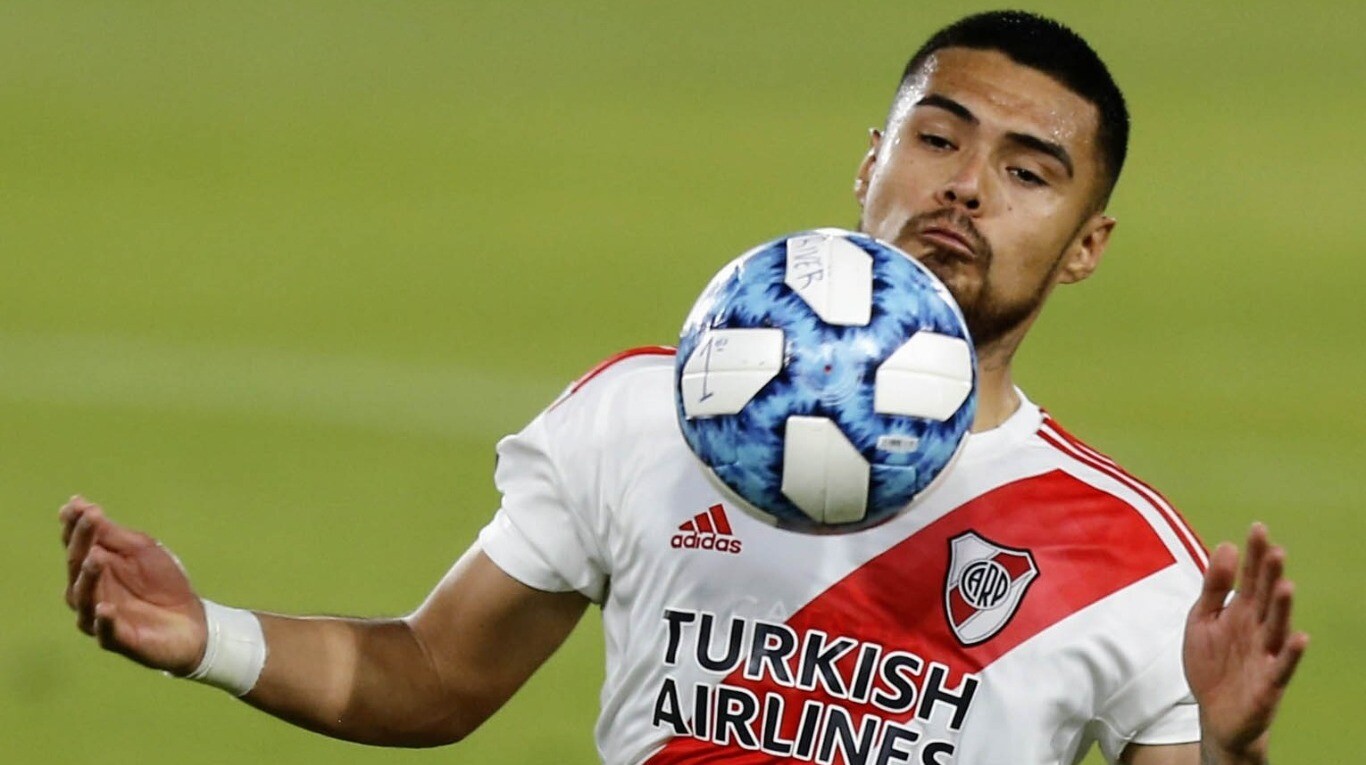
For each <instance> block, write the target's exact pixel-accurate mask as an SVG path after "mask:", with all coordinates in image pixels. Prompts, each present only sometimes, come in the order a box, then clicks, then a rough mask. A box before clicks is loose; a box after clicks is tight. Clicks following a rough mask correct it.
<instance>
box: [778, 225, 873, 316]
mask: <svg viewBox="0 0 1366 765" xmlns="http://www.w3.org/2000/svg"><path fill="white" fill-rule="evenodd" d="M786 265H787V268H786V274H785V276H784V279H783V283H784V284H786V285H787V286H788V287H790V288H791V289H792V291H793V292H795V293H796V294H797V295H798V296H799V297H801V298H802V300H804V301H806V304H807V305H808V306H810V307H811V310H812V311H814V312H815V314H816V315H817V316H819V317H820V318H821V320H822V321H824V322H825V323H826V324H833V325H837V326H850V327H861V326H864V325H866V324H867V323H868V319H869V317H870V315H871V314H872V306H873V259H872V257H871V256H869V255H868V253H866V252H864V251H863V250H862V249H860V248H859V247H858V246H856V245H854V244H853V243H852V242H850V241H849V240H848V239H845V238H843V237H842V236H839V235H837V234H835V233H833V232H829V231H826V232H814V233H810V234H803V235H801V236H794V237H791V238H789V239H788V240H787V264H786Z"/></svg>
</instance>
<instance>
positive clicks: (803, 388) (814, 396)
mask: <svg viewBox="0 0 1366 765" xmlns="http://www.w3.org/2000/svg"><path fill="white" fill-rule="evenodd" d="M675 383H676V385H675V390H674V392H675V400H676V403H677V407H678V421H679V424H680V426H681V427H682V430H683V437H684V438H685V439H686V440H687V442H688V446H689V447H691V448H692V451H693V452H694V453H695V454H696V455H697V456H698V458H699V459H701V461H702V463H703V465H704V466H705V467H706V468H707V470H708V471H709V473H710V474H711V476H712V477H713V478H714V479H715V481H716V483H717V484H718V485H719V486H720V487H721V488H722V490H723V492H725V493H726V494H727V495H728V496H729V498H730V499H731V500H732V502H733V503H734V504H735V505H736V506H738V507H740V508H741V509H743V510H746V511H748V512H749V513H750V514H752V515H754V516H756V517H758V518H761V519H763V520H765V521H767V522H769V523H773V524H775V525H777V526H780V527H783V528H788V529H792V530H794V531H802V532H808V533H832V532H844V531H855V530H858V529H864V528H868V527H870V526H875V525H877V524H879V523H883V522H885V521H888V520H890V519H891V518H893V517H895V516H896V515H898V514H899V513H901V512H902V511H904V510H906V509H908V508H909V507H910V506H911V504H912V503H913V502H914V500H915V499H916V497H918V496H919V495H921V494H922V493H924V492H925V490H926V489H927V488H928V487H929V486H930V485H931V483H933V482H934V480H935V479H936V478H937V477H938V476H939V475H940V474H941V473H943V471H944V470H945V469H946V468H947V467H948V466H949V465H950V463H951V462H952V461H953V459H954V457H955V456H956V455H957V453H958V451H959V449H960V447H961V445H962V443H963V441H964V439H965V437H966V435H967V432H968V428H969V426H970V425H971V424H972V418H973V414H974V413H975V411H976V408H977V365H976V363H975V356H974V353H973V348H972V342H971V339H970V338H969V336H968V331H967V326H966V324H965V323H964V321H963V315H962V313H961V312H960V311H959V310H958V306H957V304H956V303H954V301H953V298H952V297H951V296H950V295H949V293H948V290H947V289H945V288H944V285H943V284H942V283H940V282H939V280H938V279H936V278H935V277H934V275H933V274H931V273H930V272H929V271H927V270H926V269H925V268H924V267H923V266H921V265H920V264H919V263H917V262H916V261H915V260H914V259H913V258H911V257H910V256H909V255H907V254H905V253H904V252H902V251H901V250H898V249H896V248H895V247H892V246H891V245H888V244H886V243H884V242H880V241H878V240H876V239H873V238H872V237H869V236H865V235H863V234H857V233H854V232H851V231H844V230H841V229H817V230H814V231H805V232H801V233H798V234H793V235H791V236H787V237H784V238H782V239H776V240H774V241H772V242H768V243H766V244H762V245H760V246H758V247H756V248H754V249H753V250H750V251H749V252H747V253H745V254H744V255H741V256H740V257H739V258H737V259H736V260H734V261H732V262H731V263H730V264H728V265H727V266H726V267H725V268H723V269H721V271H720V273H718V274H717V275H716V277H715V278H713V279H712V281H711V283H710V284H709V285H708V286H707V288H706V290H705V291H704V292H703V293H702V296H701V297H700V298H698V301H697V304H696V305H694V306H693V309H692V312H691V313H690V314H689V315H688V319H687V321H686V322H685V323H684V325H683V332H682V335H681V337H680V338H679V344H678V361H677V368H676V374H675Z"/></svg>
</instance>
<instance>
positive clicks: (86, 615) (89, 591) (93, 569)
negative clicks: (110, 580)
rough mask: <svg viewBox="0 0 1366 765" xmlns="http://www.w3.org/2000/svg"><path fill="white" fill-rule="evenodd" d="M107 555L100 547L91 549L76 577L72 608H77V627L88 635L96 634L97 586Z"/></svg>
mask: <svg viewBox="0 0 1366 765" xmlns="http://www.w3.org/2000/svg"><path fill="white" fill-rule="evenodd" d="M105 555H106V553H104V552H103V551H102V550H101V549H100V548H98V547H96V548H93V549H91V551H90V553H89V554H88V555H87V556H86V557H85V561H84V562H82V563H81V568H80V574H79V575H78V576H77V577H76V584H75V586H74V587H73V590H74V602H73V604H72V608H74V609H76V627H77V629H79V630H80V631H81V632H84V633H85V634H87V635H93V634H95V633H94V629H95V626H94V625H95V600H96V598H95V588H96V587H97V586H98V585H99V580H100V576H101V575H102V574H103V573H104V566H105V563H106V558H105Z"/></svg>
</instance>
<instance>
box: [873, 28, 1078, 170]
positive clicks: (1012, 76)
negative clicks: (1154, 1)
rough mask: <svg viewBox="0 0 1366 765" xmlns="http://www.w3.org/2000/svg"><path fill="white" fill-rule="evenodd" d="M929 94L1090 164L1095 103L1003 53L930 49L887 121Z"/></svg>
mask: <svg viewBox="0 0 1366 765" xmlns="http://www.w3.org/2000/svg"><path fill="white" fill-rule="evenodd" d="M931 93H933V94H935V95H939V96H946V97H948V98H951V99H953V100H954V101H957V102H958V103H960V104H962V105H963V106H964V107H966V108H967V109H968V111H970V112H972V114H973V116H974V117H976V118H977V119H978V120H979V122H980V123H981V124H982V126H983V127H985V128H991V129H999V130H1001V131H1012V132H1021V133H1029V134H1032V135H1034V136H1037V137H1039V138H1043V139H1045V140H1049V141H1053V142H1054V143H1058V144H1061V145H1062V146H1064V147H1066V148H1067V149H1068V151H1069V152H1070V153H1071V154H1072V155H1073V156H1074V157H1078V158H1082V157H1085V158H1086V159H1087V161H1089V162H1092V163H1094V162H1095V161H1096V157H1097V155H1096V153H1095V152H1096V133H1097V130H1098V129H1099V126H1100V114H1099V111H1098V110H1097V109H1096V107H1095V105H1094V104H1092V103H1091V102H1090V101H1087V100H1086V99H1084V98H1082V97H1081V96H1080V95H1078V94H1076V93H1074V92H1072V91H1071V90H1069V89H1068V88H1067V87H1066V86H1065V85H1063V84H1062V83H1060V82H1058V81H1057V80H1055V79H1053V78H1052V77H1050V76H1048V75H1047V74H1044V73H1043V72H1041V71H1039V70H1037V69H1032V68H1030V67H1027V66H1024V65H1023V64H1017V63H1015V62H1014V61H1012V60H1011V59H1010V58H1009V57H1008V56H1006V55H1005V54H1004V53H1001V52H999V51H993V50H975V49H971V48H944V49H942V50H939V51H936V52H935V53H934V54H933V55H931V56H930V57H929V58H928V59H926V61H925V63H924V64H922V65H921V67H920V70H919V72H918V73H917V74H916V76H915V78H914V80H912V82H910V83H909V84H908V85H907V86H906V87H904V88H903V89H902V91H901V93H900V94H899V95H898V97H897V104H896V107H895V109H894V111H893V114H892V122H893V123H899V122H901V121H902V120H904V119H905V118H906V116H907V115H909V114H910V113H911V112H912V111H913V110H914V107H915V104H916V102H917V101H919V100H920V99H922V98H924V97H925V96H927V95H929V94H931ZM889 127H890V126H889Z"/></svg>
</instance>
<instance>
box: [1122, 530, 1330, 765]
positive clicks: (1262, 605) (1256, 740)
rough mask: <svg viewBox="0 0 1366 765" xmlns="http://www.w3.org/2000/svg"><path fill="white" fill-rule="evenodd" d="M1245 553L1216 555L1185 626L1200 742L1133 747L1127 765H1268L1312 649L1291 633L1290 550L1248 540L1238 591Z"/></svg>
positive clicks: (1254, 534)
mask: <svg viewBox="0 0 1366 765" xmlns="http://www.w3.org/2000/svg"><path fill="white" fill-rule="evenodd" d="M1237 571H1238V548H1237V547H1234V546H1233V545H1231V544H1228V543H1224V544H1221V545H1219V547H1218V548H1217V549H1215V551H1214V554H1212V555H1211V556H1210V561H1209V570H1207V571H1206V572H1205V585H1204V589H1203V591H1202V592H1201V593H1200V598H1199V599H1198V600H1197V601H1196V603H1195V605H1194V606H1193V607H1192V608H1191V611H1190V616H1189V617H1188V618H1187V620H1186V638H1185V643H1184V647H1183V651H1182V654H1183V660H1184V663H1185V667H1186V679H1187V680H1188V681H1189V682H1190V687H1191V691H1192V692H1193V693H1194V694H1195V699H1196V701H1198V702H1199V703H1200V729H1201V734H1202V736H1203V740H1202V741H1201V743H1200V744H1182V745H1179V746H1142V745H1138V744H1135V745H1131V746H1129V747H1128V748H1127V749H1125V751H1124V756H1123V757H1121V758H1120V762H1122V763H1126V765H1201V764H1202V763H1203V765H1266V763H1267V744H1268V739H1269V736H1270V732H1271V722H1272V720H1273V719H1274V718H1275V716H1276V710H1277V708H1278V707H1279V706H1280V703H1281V698H1282V697H1283V696H1284V695H1285V689H1286V687H1287V686H1288V685H1289V684H1290V678H1291V677H1293V676H1294V674H1295V667H1296V666H1298V665H1299V662H1300V658H1301V657H1303V656H1304V651H1305V649H1306V648H1308V646H1309V636H1308V635H1306V634H1304V633H1303V632H1295V631H1293V629H1292V627H1291V620H1290V611H1291V605H1292V604H1293V601H1294V596H1295V586H1294V584H1292V583H1291V582H1290V580H1288V579H1286V578H1285V576H1284V574H1285V550H1284V549H1283V548H1281V547H1279V546H1276V545H1272V544H1271V542H1270V540H1269V539H1268V537H1267V532H1266V527H1265V526H1263V525H1261V524H1260V523H1258V524H1254V525H1253V526H1252V530H1251V531H1249V532H1248V535H1247V548H1246V555H1245V556H1244V557H1243V566H1242V575H1241V579H1242V582H1241V584H1242V587H1241V588H1240V589H1239V590H1238V591H1237V592H1236V593H1234V595H1233V597H1232V598H1231V599H1230V598H1229V593H1230V592H1232V591H1233V583H1234V577H1235V576H1236V575H1237Z"/></svg>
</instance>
